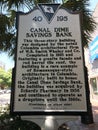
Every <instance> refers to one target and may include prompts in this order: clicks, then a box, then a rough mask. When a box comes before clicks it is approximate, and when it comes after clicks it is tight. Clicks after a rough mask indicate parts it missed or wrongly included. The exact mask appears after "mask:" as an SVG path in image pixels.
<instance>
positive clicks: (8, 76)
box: [0, 68, 12, 89]
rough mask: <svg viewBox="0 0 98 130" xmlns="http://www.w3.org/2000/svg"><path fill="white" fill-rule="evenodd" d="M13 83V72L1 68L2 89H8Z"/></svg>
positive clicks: (0, 83) (0, 85)
mask: <svg viewBox="0 0 98 130" xmlns="http://www.w3.org/2000/svg"><path fill="white" fill-rule="evenodd" d="M11 81H12V70H8V71H7V72H6V71H5V70H4V69H2V68H0V87H1V88H3V89H4V88H5V87H6V88H7V87H10V86H11Z"/></svg>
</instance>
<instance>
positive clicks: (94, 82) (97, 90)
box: [91, 78, 98, 95]
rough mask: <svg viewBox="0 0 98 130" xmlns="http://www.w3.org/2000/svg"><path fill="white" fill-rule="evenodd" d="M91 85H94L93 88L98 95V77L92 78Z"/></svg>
mask: <svg viewBox="0 0 98 130" xmlns="http://www.w3.org/2000/svg"><path fill="white" fill-rule="evenodd" d="M91 85H92V89H93V92H94V94H96V95H98V88H97V81H96V78H92V79H91Z"/></svg>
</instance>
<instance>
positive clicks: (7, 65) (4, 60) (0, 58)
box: [0, 0, 98, 70]
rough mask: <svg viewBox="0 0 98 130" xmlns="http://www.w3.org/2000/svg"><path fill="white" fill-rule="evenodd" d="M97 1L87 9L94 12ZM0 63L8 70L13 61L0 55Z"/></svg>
mask: <svg viewBox="0 0 98 130" xmlns="http://www.w3.org/2000/svg"><path fill="white" fill-rule="evenodd" d="M97 3H98V0H90V6H89V7H88V8H89V9H90V10H91V11H94V9H95V7H96V4H97ZM0 61H1V62H3V63H4V64H5V69H6V70H9V69H10V68H13V67H14V61H13V58H12V57H9V56H8V54H7V53H0Z"/></svg>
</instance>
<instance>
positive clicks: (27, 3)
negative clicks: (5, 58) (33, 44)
mask: <svg viewBox="0 0 98 130" xmlns="http://www.w3.org/2000/svg"><path fill="white" fill-rule="evenodd" d="M61 1H62V3H63V4H62V6H64V7H65V8H68V9H70V10H71V11H73V12H76V11H81V12H82V17H81V19H82V23H81V28H82V41H83V45H84V46H85V45H88V43H89V42H90V40H91V33H92V32H93V31H94V30H95V28H96V23H95V22H94V20H93V18H92V15H91V12H90V10H89V9H88V7H89V0H61ZM57 2H58V0H6V1H5V0H2V1H0V6H1V8H0V9H1V10H0V11H1V13H0V25H2V26H0V50H1V51H2V50H3V51H8V52H9V55H14V53H15V47H16V31H17V30H16V28H15V22H16V15H15V14H16V12H17V11H23V12H24V11H25V10H24V9H26V10H28V11H31V10H32V9H33V7H34V6H35V5H37V4H38V3H57ZM5 7H6V8H5ZM5 9H6V14H4V13H3V12H4V11H5Z"/></svg>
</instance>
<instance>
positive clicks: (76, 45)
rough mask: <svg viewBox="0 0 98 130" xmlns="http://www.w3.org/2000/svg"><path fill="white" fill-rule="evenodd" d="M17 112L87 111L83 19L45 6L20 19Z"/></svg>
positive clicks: (15, 99)
mask: <svg viewBox="0 0 98 130" xmlns="http://www.w3.org/2000/svg"><path fill="white" fill-rule="evenodd" d="M12 101H13V104H12V112H13V113H19V114H31V113H32V114H39V115H40V114H47V115H50V114H56V115H57V114H58V115H64V114H71V113H74V114H78V113H80V112H86V111H87V104H86V90H85V78H84V59H83V49H82V43H81V29H80V15H79V14H78V13H75V14H72V13H70V12H68V11H67V10H65V9H63V8H61V7H60V5H58V4H53V5H52V4H40V5H39V6H38V7H37V8H36V9H34V10H33V11H32V12H29V13H28V14H19V16H18V38H17V55H16V65H15V83H14V92H13V93H12Z"/></svg>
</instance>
